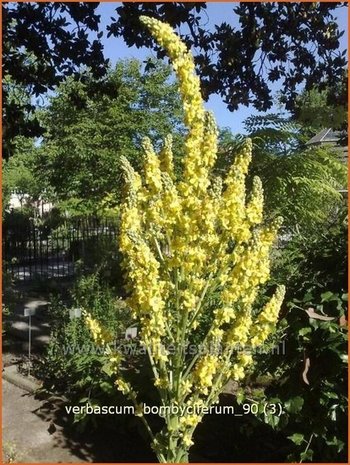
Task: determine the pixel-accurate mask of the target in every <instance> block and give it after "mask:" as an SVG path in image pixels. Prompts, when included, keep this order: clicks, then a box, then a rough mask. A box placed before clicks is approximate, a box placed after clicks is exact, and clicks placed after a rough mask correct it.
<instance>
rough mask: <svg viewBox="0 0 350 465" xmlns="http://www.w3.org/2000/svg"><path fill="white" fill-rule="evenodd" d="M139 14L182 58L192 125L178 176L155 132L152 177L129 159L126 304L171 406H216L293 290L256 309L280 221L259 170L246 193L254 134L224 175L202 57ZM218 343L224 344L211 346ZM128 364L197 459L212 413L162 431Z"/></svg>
mask: <svg viewBox="0 0 350 465" xmlns="http://www.w3.org/2000/svg"><path fill="white" fill-rule="evenodd" d="M140 20H141V22H142V24H143V25H144V26H145V28H147V29H148V30H149V31H150V32H151V34H152V35H153V37H154V38H155V39H156V41H157V42H158V44H159V45H160V46H162V47H163V48H164V49H165V50H166V52H167V54H168V56H169V58H170V60H171V61H172V64H173V68H174V71H175V73H176V75H177V78H178V82H179V91H180V94H181V98H182V102H183V108H184V115H185V124H186V125H187V128H188V133H187V136H186V140H185V157H184V160H183V170H182V171H183V173H182V176H181V177H180V180H177V179H176V177H175V173H174V161H173V151H172V140H171V137H170V136H169V137H167V138H166V140H165V142H164V145H163V148H162V149H161V151H160V153H159V154H157V153H156V152H155V150H154V148H153V146H152V143H151V141H150V140H149V139H145V140H144V141H143V147H142V148H143V153H144V168H143V173H142V176H141V175H140V174H138V173H136V172H135V171H134V170H133V168H132V167H131V165H130V163H129V162H128V161H127V160H125V159H123V160H122V169H123V171H124V173H125V180H126V195H125V200H124V202H123V204H122V206H121V226H120V238H119V244H120V250H121V252H122V254H123V257H124V260H123V266H124V269H125V273H126V275H125V276H126V280H127V291H128V294H129V297H128V299H127V303H128V305H129V307H130V309H131V311H132V314H133V316H134V317H135V320H136V321H137V322H138V325H139V329H140V331H139V335H140V340H141V343H142V344H143V345H144V347H146V349H147V353H148V356H149V361H150V365H151V367H152V370H153V376H154V380H153V382H154V386H155V388H156V389H158V392H159V396H160V400H161V402H160V403H161V405H162V406H164V407H168V408H169V409H171V407H173V406H174V405H175V406H178V407H183V408H192V410H193V409H194V408H195V407H196V408H197V409H198V408H199V407H200V408H203V407H205V408H208V407H210V406H211V405H213V404H214V403H215V402H217V400H218V396H219V393H220V392H221V390H222V388H223V386H224V385H225V383H226V382H227V381H228V380H229V379H230V378H233V379H235V380H241V379H242V378H243V377H244V376H245V371H246V370H247V369H248V367H249V365H250V364H251V363H252V357H251V356H250V355H247V354H245V353H241V352H240V351H239V347H241V346H242V345H245V344H249V343H250V344H251V345H252V346H253V347H256V346H258V345H260V344H262V343H263V342H264V341H265V340H266V338H267V337H268V336H269V334H271V333H272V332H273V330H274V327H275V324H276V321H277V318H278V313H279V308H280V306H281V303H282V300H283V295H284V288H283V287H280V288H278V290H277V291H276V294H275V296H274V297H272V298H271V300H270V302H269V303H268V304H267V305H266V306H265V308H264V309H263V311H262V312H261V313H260V314H259V315H258V316H257V317H254V316H253V315H254V314H255V312H253V311H252V308H253V306H254V302H255V299H256V297H257V295H258V292H259V288H260V286H261V285H263V284H264V283H266V282H267V280H268V279H269V273H270V258H269V256H270V250H271V247H272V246H273V243H274V241H275V239H276V236H277V231H278V228H279V226H280V220H279V219H277V220H275V221H273V222H271V223H269V224H264V222H263V189H262V185H261V181H260V179H258V178H255V179H254V181H253V188H252V192H251V195H250V196H248V200H247V199H246V197H247V196H246V186H245V178H246V175H247V173H248V168H249V164H250V161H251V157H252V143H251V141H250V140H249V139H247V140H246V141H245V143H244V144H243V146H242V148H241V150H240V152H239V153H238V154H237V156H236V158H235V160H234V163H233V165H232V167H231V169H230V171H229V173H228V174H227V177H226V179H223V180H222V179H221V178H219V177H215V176H213V174H212V170H213V167H214V165H215V162H216V154H217V136H218V130H217V126H216V123H215V118H214V116H213V115H212V114H211V113H210V112H207V111H206V110H205V108H204V105H203V101H202V98H201V92H200V81H199V77H198V76H197V75H196V74H195V66H194V61H193V58H192V55H191V53H190V51H188V50H187V49H186V46H185V45H184V44H183V42H182V41H181V40H180V38H179V37H178V36H177V35H176V34H175V33H174V32H173V30H172V29H171V27H170V26H169V25H168V24H163V23H161V22H160V21H158V20H156V19H154V18H150V17H145V16H142V17H141V18H140ZM203 321H204V323H203ZM88 323H89V325H90V327H91V329H92V332H93V335H94V338H95V340H96V341H97V340H98V341H99V342H101V340H102V339H104V332H103V331H102V329H101V328H100V326H97V325H96V323H95V322H94V320H89V321H88ZM203 334H204V336H202V339H201V340H199V342H200V343H201V347H204V348H206V350H204V352H203V351H202V350H200V347H196V350H195V351H194V352H190V353H189V352H188V351H187V350H186V347H188V344H189V343H190V341H192V340H197V341H198V338H199V337H200V336H199V335H203ZM218 344H219V346H220V347H219V348H220V350H218V351H215V350H214V352H213V349H212V347H214V346H215V347H217V345H218ZM170 347H172V348H173V350H170ZM114 357H115V354H114ZM122 373H123V370H119V372H118V378H117V381H116V386H117V387H118V389H119V390H121V391H122V392H123V393H124V394H125V395H127V396H129V398H130V399H131V400H132V401H133V402H134V403H135V406H136V408H137V412H138V415H139V416H140V418H141V419H142V421H144V423H145V426H146V428H147V429H148V431H149V433H150V436H151V438H152V446H153V448H154V450H155V452H156V453H157V456H158V458H159V460H160V462H164V463H181V462H187V460H188V449H189V447H190V446H191V444H192V443H193V441H192V434H193V432H194V429H195V427H196V425H197V424H198V423H199V422H200V421H201V419H202V417H203V413H201V411H200V410H199V411H195V412H193V411H192V413H191V412H185V414H184V416H183V417H182V419H180V417H179V414H178V413H173V412H172V411H169V412H167V413H166V415H165V426H164V428H163V430H162V431H161V432H160V433H158V434H157V435H154V434H153V433H152V431H151V430H150V427H149V425H148V423H147V421H146V419H145V417H143V415H142V413H141V414H140V404H139V400H138V398H137V393H135V391H134V390H133V389H132V386H131V385H130V382H129V381H127V380H126V379H124V378H123V376H122Z"/></svg>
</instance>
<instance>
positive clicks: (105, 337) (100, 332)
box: [85, 315, 113, 346]
mask: <svg viewBox="0 0 350 465" xmlns="http://www.w3.org/2000/svg"><path fill="white" fill-rule="evenodd" d="M85 321H86V324H87V326H88V328H89V330H90V331H91V334H92V337H93V340H94V342H95V343H96V344H97V345H101V346H105V345H106V344H108V343H110V342H112V341H113V335H112V334H111V333H110V332H109V331H107V330H106V329H104V328H102V326H101V325H100V323H99V322H98V321H97V320H95V319H93V318H91V316H90V315H87V316H86V317H85Z"/></svg>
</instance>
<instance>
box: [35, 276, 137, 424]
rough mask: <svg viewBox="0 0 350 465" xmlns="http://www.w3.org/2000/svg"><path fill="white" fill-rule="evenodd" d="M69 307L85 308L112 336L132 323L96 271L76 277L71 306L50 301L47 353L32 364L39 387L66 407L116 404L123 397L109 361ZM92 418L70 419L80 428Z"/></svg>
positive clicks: (122, 331) (118, 299)
mask: <svg viewBox="0 0 350 465" xmlns="http://www.w3.org/2000/svg"><path fill="white" fill-rule="evenodd" d="M72 308H82V309H86V310H88V311H89V313H90V314H91V315H92V317H93V318H96V319H98V320H99V321H103V324H104V326H105V327H106V328H107V329H108V330H109V331H110V332H111V333H112V334H114V335H115V337H116V340H117V339H118V338H119V339H123V338H124V332H125V329H126V328H127V327H128V326H129V324H130V320H129V313H128V312H127V310H126V308H125V305H124V303H123V301H122V300H121V299H120V298H118V297H117V296H116V295H115V293H114V292H113V291H112V289H111V288H109V287H108V286H106V285H102V284H101V283H100V279H99V276H98V275H97V274H95V275H90V276H88V277H82V278H80V279H79V280H78V282H77V284H76V285H75V287H74V289H73V291H72V303H71V305H68V306H67V305H65V304H64V303H63V302H61V301H60V300H59V299H57V298H56V299H55V298H52V300H51V305H50V308H49V314H50V327H51V337H50V342H49V346H48V348H47V351H46V354H45V356H44V357H43V358H42V359H41V360H39V361H37V362H36V366H35V373H36V376H37V377H38V378H40V379H41V380H42V382H43V389H45V390H47V391H50V392H56V393H59V394H63V395H64V396H65V397H66V398H67V399H68V402H69V403H70V405H86V404H89V405H118V404H120V403H122V402H123V399H122V397H121V396H120V395H119V394H118V391H117V390H116V389H115V387H114V384H113V379H111V378H110V375H109V374H108V373H107V372H106V371H104V370H103V367H104V366H105V364H106V363H107V361H108V360H109V359H108V357H106V356H105V355H104V354H103V350H101V348H100V347H98V346H96V345H95V344H94V342H93V340H92V338H91V335H90V332H89V331H88V329H87V327H86V324H85V323H84V321H83V318H74V319H70V314H69V310H70V309H72ZM94 417H95V416H94V415H90V416H89V415H82V416H76V417H75V420H74V421H75V422H77V423H79V427H80V428H84V427H85V426H86V425H87V424H88V423H89V420H91V421H92V422H93V424H95V425H96V419H95V418H94Z"/></svg>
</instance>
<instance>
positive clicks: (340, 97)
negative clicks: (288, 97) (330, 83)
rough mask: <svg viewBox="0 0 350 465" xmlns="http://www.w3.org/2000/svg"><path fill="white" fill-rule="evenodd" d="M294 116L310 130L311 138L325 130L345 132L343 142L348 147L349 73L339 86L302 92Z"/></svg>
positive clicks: (297, 100)
mask: <svg viewBox="0 0 350 465" xmlns="http://www.w3.org/2000/svg"><path fill="white" fill-rule="evenodd" d="M292 115H293V119H295V120H296V121H298V122H299V123H301V124H303V126H304V127H307V128H309V135H310V137H311V136H313V135H315V133H317V132H318V131H321V130H322V129H325V128H332V129H333V130H336V129H337V130H341V131H343V132H344V140H343V141H342V142H344V145H347V140H346V139H347V138H346V137H345V135H346V133H347V129H348V111H347V72H344V74H343V77H342V81H341V82H340V83H339V85H337V86H334V87H327V88H326V89H324V90H321V91H320V90H318V89H317V88H312V89H310V90H309V91H304V92H302V93H301V95H300V96H298V97H297V99H296V101H295V107H294V109H293V112H292Z"/></svg>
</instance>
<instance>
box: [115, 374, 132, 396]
mask: <svg viewBox="0 0 350 465" xmlns="http://www.w3.org/2000/svg"><path fill="white" fill-rule="evenodd" d="M115 385H116V386H117V388H118V391H121V392H122V393H123V394H124V395H127V394H129V393H130V392H131V390H132V389H131V386H130V384H129V383H128V382H126V381H124V380H123V379H121V378H118V379H117V380H116V381H115Z"/></svg>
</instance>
